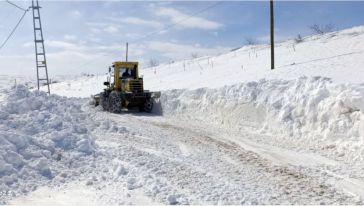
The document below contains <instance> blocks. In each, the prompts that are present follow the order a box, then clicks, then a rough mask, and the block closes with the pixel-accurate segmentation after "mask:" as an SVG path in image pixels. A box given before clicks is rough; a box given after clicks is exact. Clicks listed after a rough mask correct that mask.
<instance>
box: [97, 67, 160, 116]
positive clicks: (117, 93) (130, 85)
mask: <svg viewBox="0 0 364 206" xmlns="http://www.w3.org/2000/svg"><path fill="white" fill-rule="evenodd" d="M109 74H110V76H109V77H108V81H107V82H104V85H105V86H106V87H107V88H106V89H104V91H103V92H101V93H100V94H98V95H96V96H95V97H94V99H95V105H96V106H98V105H101V106H102V108H103V109H104V110H106V111H110V112H113V113H119V112H121V111H129V110H130V109H132V108H138V109H139V111H144V112H151V111H152V109H153V102H154V100H155V99H156V98H159V97H160V92H150V91H148V90H144V84H143V78H141V77H140V76H139V65H138V62H120V61H118V62H114V63H113V64H112V66H111V67H110V68H109Z"/></svg>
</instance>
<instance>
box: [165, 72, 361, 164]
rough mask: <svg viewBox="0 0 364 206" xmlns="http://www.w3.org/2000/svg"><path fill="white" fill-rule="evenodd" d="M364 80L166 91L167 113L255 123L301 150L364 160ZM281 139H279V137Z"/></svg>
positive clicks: (231, 123) (243, 124)
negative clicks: (312, 149)
mask: <svg viewBox="0 0 364 206" xmlns="http://www.w3.org/2000/svg"><path fill="white" fill-rule="evenodd" d="M363 96H364V84H341V85H337V84H334V83H332V81H331V80H330V79H328V78H321V77H301V78H298V79H296V80H264V79H263V80H260V81H258V82H248V83H242V84H236V85H233V86H225V87H222V88H219V89H209V88H202V89H197V90H193V91H191V90H171V91H165V92H163V93H162V97H161V105H162V106H161V107H162V113H163V115H166V116H175V115H179V116H182V117H184V118H188V119H195V120H199V121H203V122H207V123H214V124H216V125H218V126H220V127H227V128H235V129H236V128H238V129H239V127H240V128H242V127H254V128H258V129H259V132H260V133H262V134H264V133H269V134H273V136H275V137H277V138H280V137H286V139H288V140H289V141H291V142H296V144H297V143H300V144H301V145H300V147H302V148H306V149H307V148H313V147H314V148H316V149H319V150H320V149H323V148H324V149H328V150H330V152H331V153H332V154H331V155H332V156H333V157H335V158H340V159H345V160H346V161H349V162H361V161H362V160H363V159H364V99H363V98H362V97H363ZM277 140H278V139H276V140H274V141H277Z"/></svg>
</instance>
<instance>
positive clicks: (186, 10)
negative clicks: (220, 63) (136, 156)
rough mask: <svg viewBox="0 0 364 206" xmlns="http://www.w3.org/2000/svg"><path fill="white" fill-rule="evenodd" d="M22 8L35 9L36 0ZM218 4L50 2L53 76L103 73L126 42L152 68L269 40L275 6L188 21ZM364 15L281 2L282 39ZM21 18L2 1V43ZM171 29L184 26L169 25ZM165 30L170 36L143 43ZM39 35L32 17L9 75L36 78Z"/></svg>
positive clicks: (13, 46)
mask: <svg viewBox="0 0 364 206" xmlns="http://www.w3.org/2000/svg"><path fill="white" fill-rule="evenodd" d="M14 3H17V4H18V5H20V6H22V7H27V6H29V4H30V1H29V0H28V1H14ZM214 4H216V2H211V1H210V2H205V1H203V2H185V1H184V2H168V1H164V2H124V1H122V2H111V1H108V2H105V1H93V2H84V1H61V2H60V1H57V2H54V1H45V2H43V1H42V2H41V5H42V7H43V8H42V10H41V16H42V22H43V27H44V36H45V39H46V50H47V53H48V63H49V70H50V73H51V74H70V73H80V72H90V73H102V72H103V71H104V70H105V68H107V66H108V65H109V64H110V63H111V62H112V61H114V60H120V59H122V58H123V52H124V43H125V42H130V51H131V53H130V58H131V59H132V60H139V61H141V62H142V63H144V64H147V62H148V60H149V59H157V60H158V61H159V62H166V61H171V60H179V59H184V58H189V57H190V56H191V53H197V54H199V55H207V54H216V53H219V52H223V51H227V50H229V49H232V48H236V47H239V46H242V45H244V44H245V43H246V41H245V39H246V38H253V39H255V40H256V41H257V42H260V43H266V42H267V40H268V39H269V38H268V37H269V36H268V34H269V3H268V1H258V2H257V1H250V2H247V1H235V2H222V3H219V4H217V5H216V6H215V7H212V8H210V9H208V10H205V11H204V12H202V13H200V14H198V15H196V16H194V17H191V18H188V16H189V15H191V14H195V13H196V12H198V11H200V10H203V9H205V8H207V7H210V6H211V5H214ZM363 11H364V2H360V1H355V2H348V1H342V2H338V1H332V2H329V1H325V2H317V1H306V2H305V1H302V2H296V1H277V2H276V3H275V14H276V19H275V20H276V21H275V23H276V36H277V40H278V41H283V40H286V39H290V38H293V37H294V36H296V35H297V34H301V35H303V36H305V35H310V34H311V33H310V30H309V29H308V25H312V24H333V25H335V26H336V27H337V28H338V29H344V28H349V27H353V26H358V25H362V24H364V12H363ZM21 14H22V12H21V11H20V10H18V9H17V8H15V7H13V6H11V5H9V4H8V3H6V2H5V1H0V42H1V43H2V41H3V40H4V39H5V38H6V36H7V35H8V34H9V32H10V31H11V29H12V27H13V26H14V25H15V24H16V22H17V21H18V19H19V18H20V16H21ZM186 18H188V19H187V20H186ZM181 20H182V22H181ZM176 23H177V24H176ZM171 24H176V25H175V26H173V27H169V25H171ZM166 27H168V29H167V30H164V28H166ZM161 30H164V31H162V32H159V33H155V34H153V35H150V36H148V37H146V38H143V37H144V36H145V35H147V34H150V33H153V32H156V31H161ZM32 32H33V31H32V18H31V12H29V13H28V14H27V16H26V18H25V20H24V21H23V22H22V23H21V25H20V26H19V29H18V30H17V31H16V33H15V34H14V36H13V37H12V38H11V39H10V40H9V42H8V43H7V45H6V46H5V48H3V49H2V50H0V69H1V73H10V74H19V73H21V74H33V73H34V43H33V33H32Z"/></svg>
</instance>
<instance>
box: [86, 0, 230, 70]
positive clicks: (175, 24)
mask: <svg viewBox="0 0 364 206" xmlns="http://www.w3.org/2000/svg"><path fill="white" fill-rule="evenodd" d="M222 3H223V1H218V2H216V3H214V4H212V5H210V6H208V7H205V8H203V9H201V10H199V11H197V12H195V13H193V14H191V15H189V16H187V17H186V18H184V19H181V20H180V21H177V22H175V23H173V24H169V25H167V26H166V27H164V28H162V29H160V30H157V31H154V32H151V33H149V34H146V35H145V36H143V37H140V38H138V39H136V40H134V41H131V42H133V43H136V42H139V41H141V40H143V39H146V38H148V37H150V36H153V35H156V34H159V33H161V32H163V31H167V30H169V29H170V28H172V27H174V26H177V25H179V24H181V23H183V22H185V21H187V20H188V19H190V18H192V17H194V16H197V15H199V14H201V13H203V12H205V11H207V10H209V9H212V8H214V7H216V6H218V5H219V4H222ZM106 56H111V54H103V55H101V56H99V57H97V58H95V59H93V60H91V61H88V62H86V63H84V64H82V65H80V67H84V66H87V65H89V64H91V63H93V62H95V61H97V60H99V59H101V58H104V57H106Z"/></svg>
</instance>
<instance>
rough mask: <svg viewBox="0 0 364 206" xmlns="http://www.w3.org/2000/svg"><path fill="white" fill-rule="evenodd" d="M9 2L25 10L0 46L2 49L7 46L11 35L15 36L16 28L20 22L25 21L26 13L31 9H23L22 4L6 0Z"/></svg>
mask: <svg viewBox="0 0 364 206" xmlns="http://www.w3.org/2000/svg"><path fill="white" fill-rule="evenodd" d="M6 2H7V3H9V4H11V5H13V6H15V7H16V8H18V9H20V10H22V11H24V13H23V15H22V16H21V17H20V19H19V21H18V23H17V24H16V25H15V27H14V28H13V30H12V31H11V32H10V34H9V35H8V37H7V38H6V39H5V41H4V42H3V43H2V44H1V46H0V50H1V49H2V48H3V47H4V46H5V44H6V43H7V42H8V41H9V39H10V38H11V36H13V34H14V33H15V31H16V29H17V28H18V26H19V25H20V23H21V22H22V21H23V19H24V17H25V14H26V13H27V12H28V11H29V9H23V8H21V7H20V6H18V5H16V4H14V3H12V2H10V1H6Z"/></svg>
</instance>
